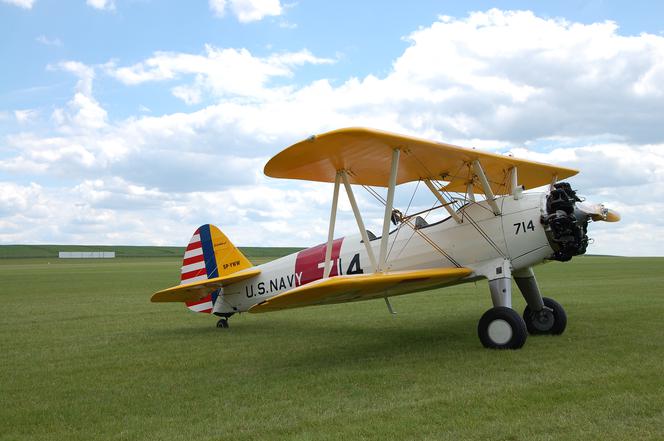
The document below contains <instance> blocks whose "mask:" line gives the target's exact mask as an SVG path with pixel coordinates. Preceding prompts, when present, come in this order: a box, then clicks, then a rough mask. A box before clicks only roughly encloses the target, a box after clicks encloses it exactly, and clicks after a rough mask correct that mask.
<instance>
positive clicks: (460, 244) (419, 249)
mask: <svg viewBox="0 0 664 441" xmlns="http://www.w3.org/2000/svg"><path fill="white" fill-rule="evenodd" d="M496 202H497V204H498V206H499V207H500V209H501V214H500V215H494V213H493V211H492V210H491V208H490V207H489V205H488V204H487V202H486V201H480V202H476V203H475V202H473V203H470V204H467V205H465V206H464V207H462V208H461V209H460V210H459V211H458V214H459V215H460V216H461V218H462V222H461V223H457V222H456V221H455V220H454V219H452V218H451V217H450V218H447V219H445V220H443V221H440V222H437V223H435V224H431V225H428V226H425V227H423V228H421V229H419V230H418V231H419V233H422V234H418V232H416V231H414V230H413V229H412V228H411V227H409V226H408V225H405V224H402V226H401V228H400V229H395V230H394V231H392V232H391V233H390V237H389V241H388V247H387V249H388V250H389V252H388V256H387V259H386V262H387V266H386V271H399V270H415V269H427V268H441V267H455V266H462V267H467V268H471V269H472V270H473V274H471V275H470V276H468V277H467V278H465V279H462V280H461V281H458V282H456V283H463V282H467V281H473V280H477V279H478V278H489V279H491V277H492V275H493V274H494V273H493V271H495V270H496V267H502V266H504V265H509V266H510V268H509V270H511V271H517V270H520V269H524V268H528V267H531V266H533V265H535V264H538V263H541V262H542V261H544V260H545V259H546V258H548V257H549V256H551V254H552V253H553V249H552V248H551V246H550V244H549V241H548V239H547V236H546V233H545V231H544V227H543V225H542V224H541V222H540V219H541V216H542V214H544V213H545V206H546V194H545V193H529V194H521V195H520V196H519V198H518V199H517V198H515V197H514V196H505V197H500V198H497V199H496ZM423 235H424V236H425V237H423ZM427 239H428V240H429V241H431V242H433V243H434V244H435V247H434V246H432V245H431V244H430V243H428V241H427ZM371 246H372V248H373V251H374V254H375V255H376V256H378V255H379V247H380V240H379V239H374V240H371ZM325 248H326V245H325V244H322V245H318V246H316V247H313V248H309V249H307V250H303V251H300V252H298V253H295V254H291V255H289V256H285V257H282V258H280V259H277V260H274V261H272V262H268V263H265V264H263V265H260V266H259V268H260V269H261V274H259V275H258V276H256V277H253V278H251V279H246V280H243V281H242V282H238V283H236V284H234V285H230V286H227V287H225V288H224V289H223V294H222V295H221V296H219V299H218V301H217V302H216V303H215V307H214V312H215V313H231V312H243V311H247V310H248V309H249V308H251V307H252V306H253V305H255V304H258V303H261V302H263V301H265V300H266V299H268V298H270V297H273V296H276V295H278V294H281V293H283V292H285V291H287V290H289V289H292V288H295V287H296V286H300V285H301V284H305V283H308V282H310V281H313V280H316V279H320V278H322V275H323V274H322V273H323V266H324V261H325ZM436 248H438V249H436ZM439 250H442V251H444V253H445V254H447V255H448V256H449V257H451V259H452V260H453V261H452V260H450V259H448V257H446V256H445V255H444V254H443V253H441V252H440V251H439ZM332 261H333V265H332V271H331V276H332V277H334V276H336V275H340V274H341V275H346V274H358V273H365V274H366V273H370V272H371V271H372V268H371V264H370V260H369V257H368V255H367V251H366V248H365V246H364V244H363V243H362V239H361V236H360V235H359V234H357V235H354V236H348V237H344V238H341V239H336V240H335V241H334V246H333V252H332Z"/></svg>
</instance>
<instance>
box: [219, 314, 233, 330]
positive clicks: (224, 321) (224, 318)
mask: <svg viewBox="0 0 664 441" xmlns="http://www.w3.org/2000/svg"><path fill="white" fill-rule="evenodd" d="M215 315H217V316H219V317H221V318H220V319H219V320H218V321H217V328H224V329H226V328H228V319H229V318H231V316H232V315H233V313H215Z"/></svg>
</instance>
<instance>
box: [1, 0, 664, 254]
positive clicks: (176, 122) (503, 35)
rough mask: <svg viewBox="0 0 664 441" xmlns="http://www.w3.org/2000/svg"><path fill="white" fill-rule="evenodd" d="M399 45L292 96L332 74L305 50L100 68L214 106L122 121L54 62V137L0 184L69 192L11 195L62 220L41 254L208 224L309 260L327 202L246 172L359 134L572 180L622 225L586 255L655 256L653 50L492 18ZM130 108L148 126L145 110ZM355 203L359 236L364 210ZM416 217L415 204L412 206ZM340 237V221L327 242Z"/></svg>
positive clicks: (609, 28) (371, 214)
mask: <svg viewBox="0 0 664 441" xmlns="http://www.w3.org/2000/svg"><path fill="white" fill-rule="evenodd" d="M226 8H227V9H228V8H229V6H228V5H226ZM406 41H407V42H408V47H407V49H406V50H405V51H404V52H403V53H402V54H401V55H400V56H399V57H397V58H396V59H395V60H394V62H393V64H392V69H391V70H390V71H389V72H388V73H387V74H385V75H381V76H378V75H367V76H366V77H364V78H346V79H344V80H342V81H335V82H332V81H331V80H328V79H326V78H324V77H323V78H318V79H315V80H313V81H311V82H308V83H307V84H304V85H302V84H301V83H300V82H298V81H297V74H298V71H297V67H298V66H302V65H306V64H320V63H330V62H332V60H329V59H326V58H319V57H317V56H315V55H313V54H311V53H310V52H308V51H306V50H302V51H297V52H290V53H275V54H271V55H267V56H264V57H258V56H255V55H253V54H252V53H250V52H249V51H247V50H246V49H237V48H217V47H213V46H206V49H205V53H203V54H189V53H176V52H159V53H155V54H154V55H153V56H152V57H150V58H148V59H146V60H143V61H141V62H140V63H137V64H135V65H132V66H126V67H118V66H115V65H111V64H109V65H107V66H106V67H105V68H104V69H105V70H104V71H105V72H107V73H108V74H110V75H112V76H113V77H115V78H117V79H118V80H119V81H120V82H121V83H123V84H126V85H132V86H135V87H140V86H141V85H142V84H146V83H156V82H164V84H165V85H166V87H168V88H169V89H170V90H171V92H172V93H173V94H174V95H175V96H177V97H178V98H180V99H181V100H183V101H184V102H186V103H189V104H193V103H199V104H200V103H204V102H207V101H210V100H209V98H208V97H213V98H214V100H212V101H213V104H209V105H205V106H203V107H202V108H200V109H198V110H196V111H187V112H177V113H172V114H167V115H163V116H150V115H143V116H137V117H132V118H128V119H125V120H120V121H113V120H111V119H110V118H109V117H108V115H107V114H106V110H105V109H104V108H103V107H102V106H101V105H100V103H99V102H97V101H96V99H95V98H94V95H93V80H94V78H95V74H96V73H99V69H98V68H93V67H91V66H87V65H85V64H82V63H77V62H65V63H61V64H59V65H57V68H60V69H64V70H66V71H69V72H72V73H73V74H75V75H76V76H77V77H78V82H77V85H76V89H75V92H74V97H73V98H72V99H71V100H70V101H69V103H68V104H67V106H66V107H65V108H62V109H58V110H56V111H55V112H54V113H53V115H52V119H53V121H54V123H55V124H56V126H57V130H55V131H54V133H51V134H47V135H44V134H40V133H30V132H26V133H17V134H12V135H10V136H8V137H6V138H5V139H4V141H3V143H4V146H6V147H7V151H8V152H10V153H8V154H7V155H5V156H3V157H1V158H0V171H2V172H4V173H16V174H21V176H26V175H27V176H30V177H31V178H34V180H35V182H39V183H41V181H39V179H38V178H39V177H42V176H45V177H48V178H54V179H64V177H71V176H75V177H76V178H77V179H78V180H79V184H78V185H77V186H75V187H67V188H59V189H58V190H57V191H56V190H54V189H52V188H50V187H47V186H45V185H44V186H42V187H40V188H39V189H37V190H35V189H33V188H30V187H29V186H27V187H25V188H21V189H15V191H16V193H18V194H27V193H29V192H33V193H31V197H34V198H37V199H38V200H40V201H42V202H41V203H40V204H41V205H40V206H43V207H45V208H44V210H47V209H49V208H52V207H69V208H70V211H71V213H69V212H68V213H67V217H66V220H65V221H64V222H63V223H62V224H61V225H62V227H53V226H51V227H50V228H51V229H50V230H49V229H46V230H45V232H44V233H43V235H42V236H39V237H52V238H53V239H49V240H48V241H54V240H65V239H67V240H68V241H72V242H76V241H78V242H86V243H90V242H91V241H92V240H93V238H101V239H100V240H104V241H106V242H107V243H155V244H156V243H162V244H163V243H168V244H179V243H180V242H184V241H186V240H187V239H188V237H189V235H190V234H191V231H189V230H191V229H193V228H195V227H196V226H197V225H198V224H200V223H203V222H214V223H217V224H219V226H220V227H221V228H222V229H224V230H225V231H227V233H228V234H229V235H230V237H231V239H232V240H233V241H235V242H236V243H238V244H241V245H311V244H314V243H316V242H320V241H322V240H324V239H325V234H326V222H327V221H326V220H327V218H328V216H329V211H328V210H329V205H328V204H329V200H330V197H331V189H330V188H329V186H325V185H320V184H311V183H301V182H298V183H295V182H289V181H276V180H269V179H266V178H264V177H262V175H261V172H262V165H263V164H264V162H265V161H266V159H267V158H269V156H270V155H272V154H274V153H276V152H277V151H279V150H280V149H282V148H284V147H285V146H287V145H289V144H290V143H292V142H295V141H298V140H300V139H303V138H305V137H306V136H308V135H310V134H312V133H317V132H321V131H324V130H329V129H334V128H338V127H344V126H356V125H365V126H371V127H377V128H381V129H386V130H391V131H395V132H400V133H407V134H413V135H417V136H421V137H425V138H431V139H437V140H443V141H451V142H454V143H457V144H460V145H466V146H475V147H478V148H482V149H491V150H494V151H507V150H511V151H512V152H513V153H514V154H515V156H519V157H526V158H532V159H536V160H541V161H544V162H551V163H554V164H560V165H566V166H570V167H575V168H579V169H581V170H582V172H581V174H580V175H579V176H578V177H575V178H574V179H573V180H572V182H573V183H574V186H575V187H576V188H578V190H579V193H580V194H581V195H584V196H586V197H587V198H588V199H589V200H590V201H593V202H606V203H607V205H609V206H611V207H614V208H616V209H618V210H619V211H621V213H622V214H623V222H621V223H620V224H617V225H616V224H612V225H609V224H602V223H597V224H594V225H592V226H591V231H590V233H591V234H590V235H591V236H593V237H594V238H595V239H596V241H595V244H593V245H592V246H591V248H590V252H596V253H600V252H601V253H617V254H661V251H659V250H662V249H664V222H662V221H661V220H660V216H659V212H660V211H661V209H663V208H664V172H662V170H664V153H662V152H664V132H662V131H661V129H660V125H661V121H662V120H663V119H664V101H662V100H661V96H660V95H661V94H662V93H663V92H664V81H663V80H662V78H661V63H662V61H661V60H662V59H664V37H661V36H653V35H647V34H643V35H639V36H630V37H625V36H622V35H620V34H619V32H618V27H617V25H616V24H614V23H610V22H606V23H596V24H591V25H584V24H579V23H571V22H567V21H564V20H560V19H544V18H541V17H537V16H535V15H533V14H532V13H529V12H506V11H498V10H491V11H488V12H484V13H474V14H471V15H470V16H469V17H466V18H463V19H456V18H450V17H447V18H445V17H441V18H440V19H439V20H438V21H436V22H435V23H433V24H432V25H431V26H427V27H423V28H421V29H419V30H417V31H415V32H413V33H412V34H411V35H409V36H408V37H407V39H406ZM328 76H329V75H328ZM275 80H279V81H278V82H277V81H275ZM126 93H132V92H131V90H129V89H128V90H127V92H126ZM144 105H146V106H149V107H150V108H152V109H155V113H157V111H156V109H158V107H159V105H160V104H159V103H158V102H154V103H153V102H144ZM646 189H647V191H646ZM8 191H13V190H12V189H8ZM405 191H406V192H407V189H405ZM358 193H359V194H358V196H359V197H360V198H362V206H363V207H365V208H367V209H368V212H367V223H368V227H369V228H374V229H375V228H376V226H377V224H378V223H379V222H380V217H381V215H380V210H379V207H377V206H376V205H375V204H374V203H373V201H372V200H371V199H370V198H368V197H367V196H366V195H364V194H363V193H362V192H361V191H358ZM39 198H41V199H39ZM401 202H402V204H407V203H408V200H407V198H405V199H403V198H402V199H401ZM416 203H417V204H418V206H422V207H423V208H424V207H426V206H430V205H427V204H429V201H428V200H425V199H424V198H422V199H420V198H419V196H418V199H417V200H416ZM77 204H78V205H77ZM7 205H11V206H12V207H19V208H17V209H16V213H15V214H13V215H11V216H9V217H3V218H2V219H3V221H4V222H10V223H13V224H16V225H19V224H20V223H21V222H23V221H25V219H31V218H30V213H28V212H26V210H24V209H22V208H20V207H21V205H20V204H18V203H17V202H11V203H10V202H7ZM60 211H63V210H62V209H60ZM86 219H87V220H86ZM145 219H159V222H151V223H150V226H148V225H146V221H145ZM25 222H28V221H25ZM30 222H33V224H34V225H35V226H36V225H39V224H40V222H42V221H40V220H39V219H35V220H32V221H29V222H28V223H30ZM49 222H51V223H49V225H53V223H52V222H53V220H52V219H51V220H50V221H49ZM31 225H32V224H31ZM55 225H59V224H57V223H56V224H55ZM111 226H112V227H111ZM0 230H2V228H0ZM56 230H57V231H56ZM355 230H356V228H355V225H354V222H353V220H352V215H351V214H350V213H348V212H344V213H343V214H342V216H341V218H340V220H339V223H338V229H337V231H339V232H340V233H351V234H353V233H354V232H355ZM7 231H10V230H7ZM12 231H13V230H12ZM49 231H50V233H48V232H49ZM47 233H48V234H51V236H48V235H47ZM7 234H9V233H7ZM11 234H14V233H11ZM18 234H20V233H15V234H14V235H12V236H11V239H8V238H7V237H8V236H0V241H4V242H8V241H10V240H16V238H17V237H19V236H17V235H18ZM616 234H618V236H619V237H618V236H616ZM638 235H644V236H643V237H647V242H644V241H643V240H634V237H639V236H638ZM22 237H27V236H22ZM627 238H631V240H628V239H627ZM33 241H38V240H36V239H35V240H33Z"/></svg>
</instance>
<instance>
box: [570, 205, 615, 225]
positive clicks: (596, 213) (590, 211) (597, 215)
mask: <svg viewBox="0 0 664 441" xmlns="http://www.w3.org/2000/svg"><path fill="white" fill-rule="evenodd" d="M576 208H577V209H578V210H579V211H580V212H582V213H584V214H585V215H587V216H589V217H590V218H591V219H592V220H593V221H596V222H597V221H604V222H618V221H619V220H620V213H618V212H617V211H615V210H611V209H609V208H606V207H605V206H604V204H586V203H584V202H577V203H576Z"/></svg>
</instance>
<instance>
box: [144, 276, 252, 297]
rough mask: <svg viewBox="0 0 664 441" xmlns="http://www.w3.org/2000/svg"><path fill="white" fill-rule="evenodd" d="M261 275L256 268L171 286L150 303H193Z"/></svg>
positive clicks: (159, 292) (154, 295) (158, 293)
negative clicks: (222, 288)
mask: <svg viewBox="0 0 664 441" xmlns="http://www.w3.org/2000/svg"><path fill="white" fill-rule="evenodd" d="M260 273H261V270H259V269H258V268H249V269H246V270H243V271H238V272H236V273H232V274H228V275H225V276H221V277H215V278H213V279H207V280H200V281H198V282H194V283H187V284H184V285H178V286H173V287H171V288H166V289H163V290H161V291H158V292H156V293H154V294H153V295H152V298H151V299H150V301H151V302H154V303H160V302H194V301H196V300H200V299H202V298H203V297H205V296H206V295H208V294H209V293H210V292H211V291H214V290H216V289H218V288H221V287H223V286H226V285H230V284H231V283H235V282H239V281H241V280H245V279H249V278H251V277H254V276H257V275H258V274H260Z"/></svg>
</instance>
